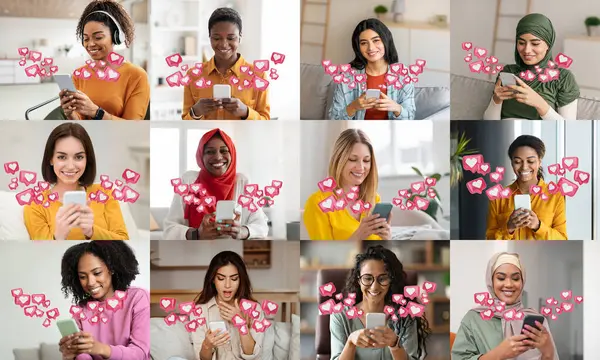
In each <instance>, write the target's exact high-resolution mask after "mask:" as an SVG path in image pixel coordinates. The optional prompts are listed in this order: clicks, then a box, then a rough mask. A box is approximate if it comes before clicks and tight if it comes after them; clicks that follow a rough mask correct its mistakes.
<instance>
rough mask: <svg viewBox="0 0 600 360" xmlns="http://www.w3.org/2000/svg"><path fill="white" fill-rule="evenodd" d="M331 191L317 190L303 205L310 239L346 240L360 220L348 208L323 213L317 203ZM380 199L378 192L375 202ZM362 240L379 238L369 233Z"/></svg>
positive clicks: (363, 215)
mask: <svg viewBox="0 0 600 360" xmlns="http://www.w3.org/2000/svg"><path fill="white" fill-rule="evenodd" d="M331 195H333V193H332V192H326V193H324V192H321V191H317V192H315V193H314V194H312V195H311V196H310V197H309V198H308V200H306V204H305V206H304V225H305V226H306V230H307V231H308V236H309V237H310V239H311V240H348V239H349V238H350V236H352V234H353V233H354V232H355V231H356V229H358V226H359V225H360V221H358V220H356V219H355V218H353V217H352V214H350V213H349V212H348V211H349V210H348V209H345V210H338V211H333V212H327V213H324V212H323V211H321V208H320V207H319V203H320V202H321V201H323V200H325V199H326V198H328V197H329V196H331ZM380 201H381V198H380V197H379V194H377V195H376V196H375V203H378V202H380ZM367 214H368V213H367V212H366V211H365V212H363V213H362V214H361V215H360V219H361V220H362V219H363V217H365V216H367ZM362 240H381V237H379V236H378V235H371V236H369V237H368V238H366V239H362Z"/></svg>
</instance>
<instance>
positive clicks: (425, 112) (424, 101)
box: [415, 87, 450, 120]
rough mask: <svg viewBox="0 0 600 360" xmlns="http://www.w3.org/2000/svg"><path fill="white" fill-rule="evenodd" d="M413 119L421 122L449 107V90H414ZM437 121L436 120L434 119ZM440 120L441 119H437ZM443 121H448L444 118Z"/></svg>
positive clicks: (441, 88) (421, 88)
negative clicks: (414, 108) (415, 109)
mask: <svg viewBox="0 0 600 360" xmlns="http://www.w3.org/2000/svg"><path fill="white" fill-rule="evenodd" d="M415 106H416V107H417V112H416V113H415V119H417V120H423V119H427V118H429V117H431V116H432V115H434V114H437V113H438V112H440V111H442V110H444V109H447V108H449V107H450V88H447V87H418V88H416V89H415ZM448 115H449V114H448ZM436 120H438V119H436ZM439 120H442V119H439ZM445 120H450V117H449V116H448V117H446V118H445Z"/></svg>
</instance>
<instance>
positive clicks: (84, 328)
mask: <svg viewBox="0 0 600 360" xmlns="http://www.w3.org/2000/svg"><path fill="white" fill-rule="evenodd" d="M139 273H140V272H139V270H138V261H137V259H136V258H135V255H134V253H133V251H132V249H131V248H130V247H129V246H127V244H126V243H124V242H122V241H99V242H96V241H91V242H84V243H81V244H77V245H75V246H72V247H70V248H69V249H68V250H67V251H66V252H65V255H64V256H63V258H62V266H61V275H62V282H61V284H62V291H63V293H64V294H65V297H67V296H69V295H73V303H74V304H76V305H77V306H79V307H80V308H81V309H82V310H81V312H82V313H83V314H84V315H85V318H86V320H81V319H80V318H79V317H74V318H75V321H76V322H77V325H78V327H79V329H80V330H81V331H80V332H78V333H75V334H73V335H68V336H65V337H63V338H62V339H60V342H59V347H60V352H61V353H62V358H63V360H72V359H76V360H87V359H98V360H100V359H111V360H149V359H150V295H149V294H148V291H146V290H144V289H140V288H137V287H134V286H131V282H132V281H133V280H135V278H136V276H137V275H139ZM116 291H120V292H124V293H125V298H124V299H123V300H119V301H120V308H118V309H117V310H111V308H110V305H109V303H112V301H114V300H115V299H119V298H118V297H116V296H115V292H116ZM92 301H95V302H98V306H102V307H104V309H105V310H104V311H103V312H101V313H98V312H97V311H92V310H90V308H89V307H88V306H87V304H88V303H89V302H92ZM95 315H98V316H99V317H103V318H105V319H107V320H106V321H98V322H97V323H91V322H90V320H91V319H92V318H93V317H94V316H95Z"/></svg>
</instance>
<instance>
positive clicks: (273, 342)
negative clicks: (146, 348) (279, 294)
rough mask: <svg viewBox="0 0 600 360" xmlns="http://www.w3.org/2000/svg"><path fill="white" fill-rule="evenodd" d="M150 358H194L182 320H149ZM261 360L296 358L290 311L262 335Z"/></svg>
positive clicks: (295, 326)
mask: <svg viewBox="0 0 600 360" xmlns="http://www.w3.org/2000/svg"><path fill="white" fill-rule="evenodd" d="M150 344H151V345H150V357H151V358H152V360H168V359H169V358H171V357H175V356H177V357H181V358H184V359H187V360H195V359H196V355H195V354H194V347H193V345H192V343H191V342H190V336H189V333H188V332H187V331H186V330H185V327H184V326H183V324H182V323H179V322H178V323H176V324H175V325H173V326H168V325H167V324H166V323H165V321H164V319H163V318H162V317H156V318H152V319H150ZM262 359H263V360H298V359H300V317H299V316H298V315H293V314H292V322H291V323H284V322H273V323H272V326H271V327H269V328H268V329H267V330H266V332H265V336H264V338H263V351H262Z"/></svg>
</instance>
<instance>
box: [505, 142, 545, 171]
mask: <svg viewBox="0 0 600 360" xmlns="http://www.w3.org/2000/svg"><path fill="white" fill-rule="evenodd" d="M523 146H527V147H530V148H532V149H533V150H535V152H536V153H537V156H538V157H539V158H540V161H541V160H542V159H543V158H544V155H546V145H544V142H543V141H542V140H541V139H539V138H537V137H535V136H533V135H521V136H519V137H518V138H516V139H515V141H513V142H512V144H510V146H509V147H508V158H509V159H510V160H511V162H512V158H513V155H514V153H515V151H517V149H518V148H520V147H523ZM537 178H538V180H539V179H542V180H543V179H544V169H543V168H542V166H540V167H539V168H538V173H537Z"/></svg>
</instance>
